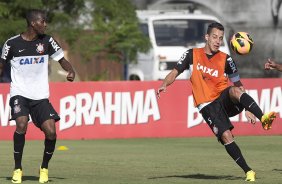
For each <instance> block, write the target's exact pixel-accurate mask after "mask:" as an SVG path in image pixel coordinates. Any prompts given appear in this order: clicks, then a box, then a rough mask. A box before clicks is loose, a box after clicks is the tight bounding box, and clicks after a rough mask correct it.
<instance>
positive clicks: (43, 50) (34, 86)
mask: <svg viewBox="0 0 282 184" xmlns="http://www.w3.org/2000/svg"><path fill="white" fill-rule="evenodd" d="M49 57H50V58H51V59H53V60H54V61H59V60H60V59H62V58H63V57H64V52H63V50H62V48H61V47H60V46H59V44H58V42H57V41H55V40H54V39H53V38H52V37H51V36H49V35H41V36H40V37H39V38H38V39H37V40H34V41H26V40H24V39H23V38H22V37H21V35H17V36H14V37H11V38H10V39H8V40H7V41H6V42H5V44H4V46H3V49H2V55H1V62H10V64H11V78H12V82H11V87H10V95H11V97H13V96H16V95H21V96H23V97H26V98H29V99H33V100H39V99H44V98H49V84H48V62H49Z"/></svg>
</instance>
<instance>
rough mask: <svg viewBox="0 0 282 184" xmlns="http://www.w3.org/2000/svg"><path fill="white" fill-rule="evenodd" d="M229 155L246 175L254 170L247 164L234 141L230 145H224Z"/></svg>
mask: <svg viewBox="0 0 282 184" xmlns="http://www.w3.org/2000/svg"><path fill="white" fill-rule="evenodd" d="M224 146H225V149H226V151H227V153H228V154H229V155H230V156H231V157H232V158H233V160H234V161H235V162H236V163H237V164H238V165H239V166H240V167H241V168H242V169H243V170H244V172H245V173H247V172H248V171H250V170H252V169H251V168H250V167H249V166H248V165H247V163H246V161H245V159H244V157H243V155H242V153H241V150H240V148H239V147H238V146H237V144H236V143H235V142H234V141H233V142H232V143H230V144H227V145H224Z"/></svg>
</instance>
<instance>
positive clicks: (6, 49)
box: [2, 44, 11, 60]
mask: <svg viewBox="0 0 282 184" xmlns="http://www.w3.org/2000/svg"><path fill="white" fill-rule="evenodd" d="M10 48H11V46H9V45H7V44H5V46H4V52H3V54H2V58H3V59H5V60H6V59H7V56H8V54H9V50H10Z"/></svg>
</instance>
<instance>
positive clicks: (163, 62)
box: [127, 10, 230, 81]
mask: <svg viewBox="0 0 282 184" xmlns="http://www.w3.org/2000/svg"><path fill="white" fill-rule="evenodd" d="M137 16H138V18H139V21H140V28H141V30H142V32H143V33H144V34H145V35H147V36H148V37H149V38H150V41H151V44H152V48H151V49H150V50H149V51H148V52H147V53H138V56H137V62H136V63H131V64H129V66H128V72H127V74H128V76H127V78H128V80H141V81H144V80H162V79H164V78H165V76H166V75H167V74H168V73H169V72H170V71H171V70H172V69H173V68H174V66H175V65H176V63H177V62H178V60H179V59H180V57H181V56H182V54H183V53H184V52H185V51H186V50H188V49H190V48H192V47H203V46H204V44H205V40H204V35H205V34H206V30H207V26H208V25H209V24H210V23H211V22H214V21H217V22H219V20H218V19H217V18H216V17H214V16H212V15H204V14H201V13H189V12H188V11H164V12H162V11H152V10H144V11H137ZM220 50H221V51H223V52H225V53H227V54H230V50H229V46H228V43H227V41H226V38H224V41H223V44H222V46H221V47H220ZM187 78H188V71H184V72H183V73H182V74H181V75H179V76H178V77H177V79H187Z"/></svg>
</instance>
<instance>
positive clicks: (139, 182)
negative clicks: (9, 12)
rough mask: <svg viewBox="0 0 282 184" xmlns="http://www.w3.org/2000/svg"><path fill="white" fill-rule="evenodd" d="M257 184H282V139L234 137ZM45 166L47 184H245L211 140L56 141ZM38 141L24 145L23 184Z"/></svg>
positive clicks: (2, 157) (2, 147) (0, 178)
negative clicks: (46, 168)
mask: <svg viewBox="0 0 282 184" xmlns="http://www.w3.org/2000/svg"><path fill="white" fill-rule="evenodd" d="M236 142H237V144H238V145H239V146H240V148H241V151H242V152H243V154H244V156H245V159H246V160H247V162H248V163H249V165H250V166H251V167H252V168H253V169H254V170H255V171H256V173H257V181H256V183H263V184H267V183H269V184H278V183H282V156H281V155H282V136H256V137H236ZM60 145H64V146H67V147H68V148H69V150H67V151H58V150H56V152H55V154H54V156H53V159H52V160H51V163H50V164H49V177H50V178H49V179H50V183H60V184H66V183H68V184H78V183H79V184H88V183H93V184H174V183H179V184H184V183H185V184H187V183H189V184H190V183H191V184H197V183H201V184H205V183H206V184H221V183H222V184H226V183H234V184H235V183H236V184H237V183H245V182H244V179H245V175H244V173H243V171H242V170H241V169H240V168H239V167H238V166H237V165H236V164H235V163H234V161H233V160H232V159H231V158H230V157H229V155H227V153H226V151H225V149H224V148H223V146H221V144H219V143H217V141H216V139H215V138H214V137H209V138H169V139H117V140H84V141H83V140H81V141H61V140H58V142H57V146H60ZM42 152H43V141H27V142H26V146H25V150H24V157H23V172H24V177H23V180H24V181H23V183H27V184H28V183H38V168H39V165H40V164H41V159H42ZM12 153H13V143H12V141H1V142H0V184H3V183H10V180H11V174H12V170H13V155H12Z"/></svg>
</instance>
